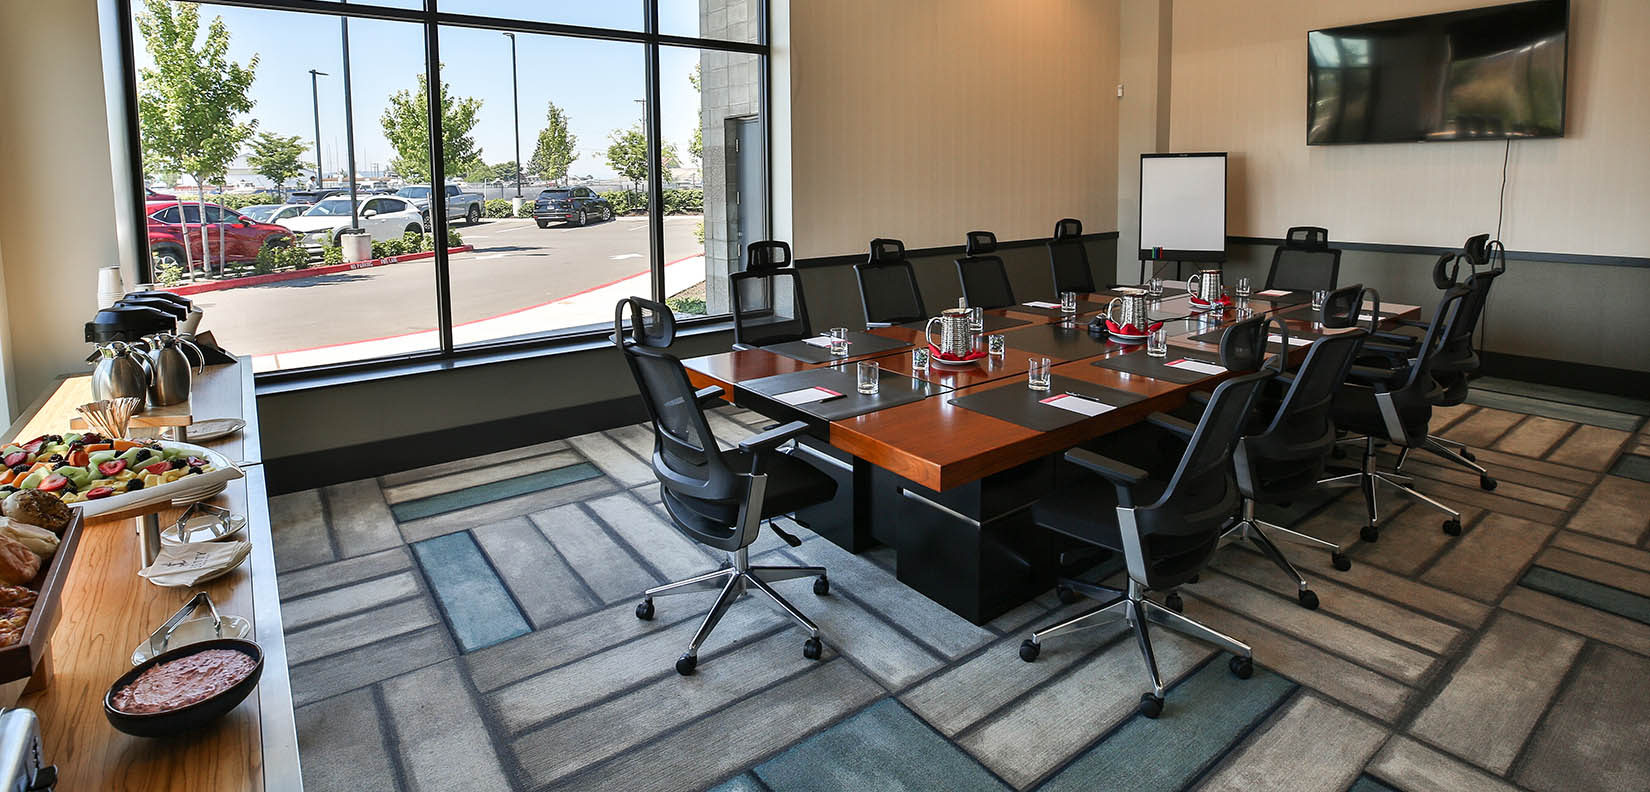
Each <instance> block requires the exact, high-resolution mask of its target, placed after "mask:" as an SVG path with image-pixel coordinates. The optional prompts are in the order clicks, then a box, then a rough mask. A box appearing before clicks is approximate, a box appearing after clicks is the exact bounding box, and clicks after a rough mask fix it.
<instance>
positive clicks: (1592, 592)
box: [1521, 567, 1650, 624]
mask: <svg viewBox="0 0 1650 792" xmlns="http://www.w3.org/2000/svg"><path fill="white" fill-rule="evenodd" d="M1521 582H1522V583H1523V584H1524V585H1525V586H1527V587H1529V588H1533V589H1535V590H1536V591H1541V592H1545V593H1547V594H1551V595H1553V596H1555V597H1562V598H1563V599H1567V600H1569V601H1571V602H1576V603H1580V604H1582V605H1586V606H1587V607H1589V608H1596V609H1598V610H1601V611H1605V612H1606V613H1614V614H1615V615H1617V616H1620V617H1622V618H1625V619H1632V620H1633V621H1636V622H1643V623H1644V624H1650V597H1643V596H1640V595H1638V594H1634V593H1633V592H1631V591H1622V590H1621V589H1618V588H1615V587H1613V586H1606V585H1604V584H1603V583H1595V582H1593V581H1591V580H1587V579H1585V578H1578V577H1576V576H1574V575H1566V574H1564V573H1563V572H1555V571H1553V570H1551V569H1547V568H1546V567H1531V568H1530V571H1529V572H1526V573H1525V574H1524V580H1523V581H1521Z"/></svg>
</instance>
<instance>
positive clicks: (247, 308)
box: [193, 215, 703, 368]
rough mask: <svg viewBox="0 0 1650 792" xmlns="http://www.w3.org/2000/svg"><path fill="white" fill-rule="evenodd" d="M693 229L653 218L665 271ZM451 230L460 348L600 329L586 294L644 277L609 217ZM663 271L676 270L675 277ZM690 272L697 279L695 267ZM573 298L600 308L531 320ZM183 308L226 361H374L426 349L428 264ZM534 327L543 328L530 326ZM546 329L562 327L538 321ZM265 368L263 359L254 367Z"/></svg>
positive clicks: (685, 250) (216, 296)
mask: <svg viewBox="0 0 1650 792" xmlns="http://www.w3.org/2000/svg"><path fill="white" fill-rule="evenodd" d="M699 221H700V217H699V216H697V215H677V216H670V217H666V218H665V260H666V261H667V262H671V261H678V260H681V259H685V258H688V257H690V256H695V255H697V254H700V253H702V251H703V246H702V245H701V244H700V243H699V242H697V241H696V240H695V239H694V229H695V227H696V226H697V225H698V223H699ZM457 228H458V231H459V233H460V234H462V235H463V237H464V243H465V244H468V245H473V246H474V247H475V250H474V251H471V252H466V253H458V254H454V255H453V256H452V266H451V283H452V300H453V322H454V324H455V325H459V326H466V329H467V332H465V333H464V334H463V338H461V339H460V341H461V342H465V341H480V340H488V339H494V338H504V337H509V336H514V335H521V334H523V333H527V332H544V331H547V330H559V329H564V328H565V327H566V326H569V324H568V323H569V322H574V323H581V324H582V323H584V322H586V321H601V317H602V316H603V315H604V314H605V315H607V316H611V313H612V303H611V301H609V300H608V299H607V295H606V294H605V292H598V291H597V290H599V289H601V287H604V286H612V285H614V284H615V282H617V281H622V280H624V279H626V278H630V277H633V276H637V275H641V274H644V273H646V272H647V270H648V231H647V218H646V217H620V218H617V219H614V220H612V221H610V222H605V223H598V224H595V225H591V226H587V227H584V228H573V227H566V226H561V225H552V226H550V227H549V228H545V229H541V228H539V227H538V226H537V225H536V224H534V222H533V221H532V220H526V219H510V220H486V221H483V222H482V223H480V224H478V225H475V226H466V225H462V224H460V225H459V226H457ZM683 264H688V262H683ZM674 269H675V270H676V271H677V272H678V273H680V272H681V271H682V269H683V268H682V267H677V268H674ZM697 274H698V275H699V276H700V279H701V280H702V275H703V270H702V268H700V269H699V271H698V273H697ZM671 280H672V281H673V282H674V283H673V284H672V288H673V289H674V288H675V283H680V282H681V280H682V278H681V277H680V275H678V276H677V277H673V278H672V279H671ZM640 283H641V282H638V285H639V284H640ZM643 293H645V292H643ZM585 294H589V295H590V299H591V300H592V301H594V300H595V299H597V298H598V297H599V298H600V300H602V301H604V302H606V305H605V307H603V306H594V305H591V306H580V308H581V310H577V311H566V310H563V311H558V312H554V313H545V312H543V311H539V312H536V313H535V312H533V311H532V309H537V308H543V307H545V306H547V305H549V304H554V303H558V302H559V303H561V304H562V305H564V306H565V305H567V304H568V303H569V302H570V299H569V298H573V299H572V300H571V302H573V303H578V302H579V300H578V299H577V298H578V297H579V296H581V295H585ZM193 299H194V300H195V302H196V304H197V305H199V306H200V307H201V308H202V309H203V310H204V311H205V312H206V317H205V320H204V321H203V322H202V325H201V327H202V329H206V330H212V331H213V332H214V333H215V334H216V336H217V338H218V340H219V342H220V343H222V344H223V345H224V346H225V348H227V349H230V350H232V351H233V352H235V353H236V354H243V355H245V354H250V355H261V356H272V355H278V354H281V353H289V352H295V351H299V350H318V349H320V348H330V347H340V345H350V346H349V347H340V348H339V349H337V350H335V351H334V352H333V353H332V354H323V355H320V356H316V355H310V356H309V357H310V359H311V360H319V359H321V358H325V359H327V360H329V361H332V360H347V359H358V358H363V357H369V356H376V355H375V354H367V353H368V352H372V351H374V350H376V351H377V352H378V354H394V353H396V352H404V351H416V350H417V349H420V348H429V347H430V346H431V345H432V344H431V342H430V341H429V339H431V338H433V334H432V333H431V332H430V331H432V330H434V329H435V326H436V312H435V263H434V261H433V260H430V259H426V260H422V261H409V262H403V263H398V264H390V265H386V266H382V267H375V268H372V269H363V270H356V271H351V272H344V273H337V274H332V275H322V276H317V277H312V278H299V279H295V280H288V281H282V282H279V283H270V284H264V285H258V286H245V287H239V288H233V289H226V290H223V291H213V292H205V293H202V294H198V295H195V296H194V298H193ZM583 308H588V309H589V310H582V309H583ZM512 316H514V317H517V318H516V320H515V321H508V322H506V321H500V319H501V318H506V317H512ZM535 318H537V319H539V320H541V321H539V322H538V323H540V324H545V326H532V323H533V322H534V320H535ZM556 321H561V322H562V324H561V325H560V326H552V325H551V324H550V323H552V322H556ZM362 342H370V343H367V344H363V343H362ZM275 365H276V364H275V363H273V362H269V363H266V364H265V365H264V366H262V367H263V368H269V367H274V366H275ZM291 365H292V364H289V363H281V364H279V367H282V368H287V367H291Z"/></svg>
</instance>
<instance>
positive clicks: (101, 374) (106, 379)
mask: <svg viewBox="0 0 1650 792" xmlns="http://www.w3.org/2000/svg"><path fill="white" fill-rule="evenodd" d="M141 345H142V343H141V342H138V343H133V344H128V343H126V342H124V341H110V342H109V343H107V344H100V345H99V346H98V348H97V354H96V355H95V359H96V360H97V367H96V368H94V369H92V399H93V400H94V401H95V400H101V399H120V398H125V397H128V396H130V397H132V398H136V399H141V398H143V397H144V395H145V394H146V393H147V392H148V390H149V382H150V380H151V379H152V371H151V370H150V368H149V358H147V357H145V356H144V354H143V352H142V351H140V349H139V346H141Z"/></svg>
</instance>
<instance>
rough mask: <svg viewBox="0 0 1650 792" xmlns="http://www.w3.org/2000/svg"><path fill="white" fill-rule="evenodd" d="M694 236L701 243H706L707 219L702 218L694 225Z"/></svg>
mask: <svg viewBox="0 0 1650 792" xmlns="http://www.w3.org/2000/svg"><path fill="white" fill-rule="evenodd" d="M693 238H694V240H695V241H697V242H698V243H699V244H701V245H703V244H705V221H703V220H700V221H699V224H698V225H696V226H694V227H693Z"/></svg>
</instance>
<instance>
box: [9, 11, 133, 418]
mask: <svg viewBox="0 0 1650 792" xmlns="http://www.w3.org/2000/svg"><path fill="white" fill-rule="evenodd" d="M103 110H104V108H103V72H102V66H101V64H100V62H99V57H98V28H97V10H96V7H95V4H94V3H93V2H92V0H60V1H59V2H50V3H37V2H11V1H9V0H8V1H5V2H0V245H4V249H5V255H6V258H5V274H4V290H5V291H4V295H5V303H6V305H5V307H6V310H5V311H4V314H3V315H4V318H5V319H6V320H8V321H6V322H5V326H4V327H0V331H9V333H10V346H9V348H8V347H4V346H0V350H7V351H9V352H10V359H9V360H8V361H7V362H8V363H9V364H10V367H11V370H12V372H13V374H14V375H15V386H14V394H15V396H16V402H14V403H13V405H12V408H13V412H15V411H16V409H18V408H19V407H20V406H23V405H27V404H29V403H30V402H33V401H34V399H35V397H36V396H38V395H39V394H40V392H41V391H43V390H44V389H45V388H47V387H48V386H49V385H50V384H51V381H52V379H53V378H54V377H56V376H57V375H59V374H63V373H82V372H84V371H86V370H87V369H86V367H85V365H84V364H82V363H81V360H82V359H83V358H84V357H85V356H86V354H87V353H88V352H90V347H89V346H87V345H86V343H85V342H84V341H83V339H84V338H85V333H84V330H83V326H84V324H85V323H86V320H88V319H90V318H91V317H92V312H93V311H94V310H95V308H96V306H97V295H96V290H97V269H98V267H101V266H105V265H108V264H115V263H118V262H117V244H118V243H117V242H116V236H115V220H114V217H115V210H114V201H113V199H112V198H111V197H110V194H109V185H110V175H109V174H110V170H109V138H108V131H107V128H106V126H105V122H104V112H103Z"/></svg>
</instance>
